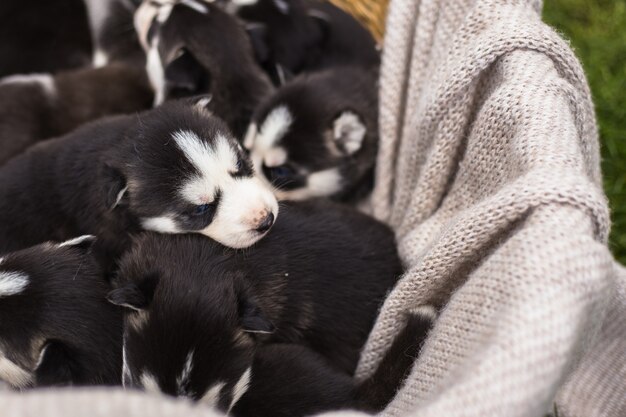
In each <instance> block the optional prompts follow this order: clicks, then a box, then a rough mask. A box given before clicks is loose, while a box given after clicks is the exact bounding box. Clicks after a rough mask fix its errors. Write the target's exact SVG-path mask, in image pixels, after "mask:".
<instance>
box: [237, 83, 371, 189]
mask: <svg viewBox="0 0 626 417" xmlns="http://www.w3.org/2000/svg"><path fill="white" fill-rule="evenodd" d="M350 82H352V80H350V79H346V80H345V83H350ZM332 88H333V86H332V84H326V83H325V82H324V81H323V80H321V82H317V81H313V82H310V80H309V79H307V78H302V77H301V78H299V79H297V80H295V81H294V82H293V83H291V84H287V85H285V86H284V87H282V88H281V89H280V90H278V92H277V93H276V94H275V95H274V96H272V97H271V98H270V99H269V100H267V101H266V102H265V103H263V104H262V105H261V106H260V107H259V108H258V110H257V112H256V113H255V115H254V117H253V122H252V124H251V125H250V126H249V128H248V132H247V134H246V137H245V139H244V146H245V147H246V148H247V150H248V151H249V152H250V156H251V159H252V161H253V163H254V166H255V168H256V169H257V171H258V172H259V173H260V174H262V175H263V177H264V179H265V180H266V181H268V182H269V183H271V184H272V185H273V186H274V187H275V188H276V189H277V191H276V195H277V196H278V197H279V199H282V200H303V199H308V198H313V197H335V198H342V196H343V195H344V194H346V193H350V192H351V191H352V189H353V188H354V187H356V186H357V185H358V184H360V183H361V182H362V181H363V179H364V178H365V176H366V175H367V173H368V172H371V170H372V168H373V165H374V160H375V152H376V146H377V132H376V127H375V114H374V115H372V112H371V111H369V109H367V106H364V105H363V103H359V102H357V101H359V100H360V97H358V96H357V97H356V98H355V100H354V101H355V102H354V103H351V102H349V101H350V98H351V97H349V95H346V96H345V97H344V96H343V95H342V92H341V91H338V92H333V91H332ZM370 88H371V87H370ZM337 95H338V96H340V97H341V99H340V100H337V99H336V98H335V96H337Z"/></svg>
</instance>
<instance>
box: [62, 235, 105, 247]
mask: <svg viewBox="0 0 626 417" xmlns="http://www.w3.org/2000/svg"><path fill="white" fill-rule="evenodd" d="M95 240H96V237H95V236H94V235H83V236H79V237H75V238H74V239H70V240H66V241H65V242H63V243H59V247H60V248H64V247H66V246H76V245H80V244H81V243H83V242H86V241H92V242H93V241H95Z"/></svg>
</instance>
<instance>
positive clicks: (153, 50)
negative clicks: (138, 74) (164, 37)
mask: <svg viewBox="0 0 626 417" xmlns="http://www.w3.org/2000/svg"><path fill="white" fill-rule="evenodd" d="M146 71H147V73H148V78H149V79H150V84H152V88H153V90H154V106H158V105H159V104H161V103H163V101H164V100H165V73H164V71H163V65H162V63H161V56H160V55H159V38H158V37H155V38H154V43H153V44H152V45H151V46H150V50H149V51H148V55H147V57H146Z"/></svg>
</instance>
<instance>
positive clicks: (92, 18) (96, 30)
mask: <svg viewBox="0 0 626 417" xmlns="http://www.w3.org/2000/svg"><path fill="white" fill-rule="evenodd" d="M84 1H85V4H86V6H87V14H88V15H89V23H90V28H91V38H92V41H93V50H94V52H93V64H94V66H95V67H101V66H104V65H106V64H109V63H112V62H124V63H126V64H129V65H137V66H142V67H143V66H145V61H146V57H145V54H144V52H143V49H142V48H141V45H139V39H138V38H137V34H136V33H135V27H134V24H133V16H134V14H135V11H136V10H137V8H138V7H139V4H140V3H141V0H84Z"/></svg>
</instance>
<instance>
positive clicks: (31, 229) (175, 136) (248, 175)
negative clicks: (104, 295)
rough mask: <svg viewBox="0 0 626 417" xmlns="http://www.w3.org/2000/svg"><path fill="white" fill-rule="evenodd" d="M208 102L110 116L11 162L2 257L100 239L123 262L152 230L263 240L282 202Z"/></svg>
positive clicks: (0, 229) (1, 191)
mask: <svg viewBox="0 0 626 417" xmlns="http://www.w3.org/2000/svg"><path fill="white" fill-rule="evenodd" d="M194 102H195V101H194ZM203 102H204V99H200V100H199V101H198V103H199V104H192V102H191V101H189V102H172V103H168V104H167V105H165V106H161V108H159V109H154V110H151V111H148V112H146V113H143V114H140V115H137V116H118V117H111V118H109V119H104V120H102V121H98V122H95V123H92V124H89V125H85V126H84V127H81V128H79V129H77V130H75V131H74V132H72V133H70V134H68V135H67V136H64V137H61V138H59V139H53V140H49V141H45V142H43V143H40V144H38V145H35V146H34V147H32V148H30V149H29V150H28V151H27V152H26V153H24V154H22V155H20V156H18V157H16V158H14V159H12V160H11V161H9V162H8V163H7V164H6V165H5V166H4V167H2V168H0V253H6V252H8V251H13V250H17V249H20V248H24V247H28V246H32V245H33V244H36V243H39V242H42V241H46V240H63V239H64V238H67V237H68V236H76V235H79V234H84V233H90V234H94V235H96V236H98V238H99V239H98V246H99V248H98V249H99V251H102V253H103V254H106V255H107V259H108V258H111V259H116V258H117V256H119V255H120V254H121V253H122V252H123V251H124V249H125V248H126V246H127V244H128V243H129V237H130V235H132V234H134V233H137V232H138V231H140V230H142V229H144V230H153V231H157V232H161V233H199V234H203V235H206V236H209V237H211V238H213V239H216V240H217V241H219V242H221V243H222V244H224V245H226V246H231V247H236V248H242V247H247V246H250V245H252V244H253V243H255V242H256V241H257V240H259V239H261V238H262V237H263V236H264V235H265V234H266V232H267V231H268V230H269V229H270V227H271V226H272V224H273V222H274V219H275V217H276V216H277V214H278V205H277V203H276V199H275V198H274V196H273V195H272V193H271V191H270V190H269V189H268V188H267V187H265V186H264V185H263V183H262V182H261V180H259V179H258V178H257V177H256V176H255V175H254V172H253V170H252V166H251V163H250V161H249V159H248V157H247V156H246V154H245V152H244V151H243V149H242V148H241V146H240V145H239V143H238V142H237V141H236V139H235V138H234V137H233V136H232V135H231V134H230V132H229V131H228V129H227V128H226V127H225V126H224V124H223V123H222V122H221V121H220V120H218V119H216V118H214V117H212V116H211V115H210V114H207V112H206V111H204V109H203V108H202V107H201V105H202V103H203Z"/></svg>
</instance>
